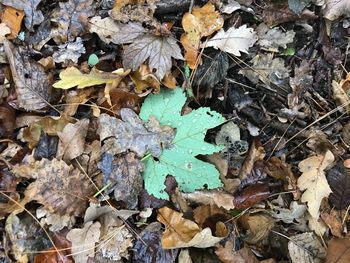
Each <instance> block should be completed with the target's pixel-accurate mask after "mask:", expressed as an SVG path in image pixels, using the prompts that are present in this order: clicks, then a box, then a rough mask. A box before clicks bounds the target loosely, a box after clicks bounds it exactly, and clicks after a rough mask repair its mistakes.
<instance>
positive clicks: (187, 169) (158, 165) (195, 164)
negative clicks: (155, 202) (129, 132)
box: [140, 89, 225, 199]
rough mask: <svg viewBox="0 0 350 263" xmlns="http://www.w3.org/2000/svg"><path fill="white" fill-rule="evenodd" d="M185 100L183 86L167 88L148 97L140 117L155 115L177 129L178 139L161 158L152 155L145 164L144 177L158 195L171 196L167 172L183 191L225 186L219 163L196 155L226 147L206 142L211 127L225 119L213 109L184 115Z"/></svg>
mask: <svg viewBox="0 0 350 263" xmlns="http://www.w3.org/2000/svg"><path fill="white" fill-rule="evenodd" d="M185 101H186V96H185V95H184V93H183V92H182V90H181V89H175V90H165V91H162V92H161V93H160V94H159V95H155V94H152V95H150V96H149V97H147V98H146V100H145V102H144V104H143V105H142V108H141V113H140V117H141V119H143V120H144V121H147V120H148V119H149V117H151V116H154V117H156V118H157V119H158V121H160V123H161V124H162V125H170V126H172V127H173V128H176V135H175V138H174V140H173V141H172V143H171V145H170V146H169V147H167V148H166V149H164V150H163V152H162V154H161V155H160V156H159V157H158V160H155V159H154V158H153V157H150V158H148V159H147V160H146V163H145V165H146V168H145V171H144V172H143V178H144V181H145V187H146V190H147V191H148V192H149V193H150V194H152V195H154V196H155V197H157V198H162V199H168V195H167V193H166V192H165V191H164V190H165V185H164V182H165V179H166V177H167V175H172V176H174V177H175V179H176V181H177V183H178V185H179V188H180V190H181V191H183V192H193V191H195V190H196V189H203V188H205V187H207V188H208V189H212V188H217V187H220V186H222V183H221V181H220V178H219V172H218V171H217V170H216V168H215V166H214V165H212V164H209V163H206V162H203V161H201V160H199V159H197V158H195V156H197V155H198V154H211V153H213V152H217V151H220V150H222V149H223V147H222V146H216V145H212V144H210V143H207V142H205V141H204V137H205V134H206V132H207V130H208V129H211V128H214V127H216V126H218V125H220V124H222V123H223V122H224V121H225V119H224V118H223V117H222V116H221V115H220V114H219V113H217V112H215V111H211V110H210V109H209V108H199V109H197V110H194V111H192V112H191V113H189V114H187V115H183V116H181V109H182V107H183V105H184V103H185Z"/></svg>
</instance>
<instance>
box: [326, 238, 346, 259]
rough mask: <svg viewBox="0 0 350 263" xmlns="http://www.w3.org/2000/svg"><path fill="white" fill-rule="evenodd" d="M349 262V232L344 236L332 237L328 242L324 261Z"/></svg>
mask: <svg viewBox="0 0 350 263" xmlns="http://www.w3.org/2000/svg"><path fill="white" fill-rule="evenodd" d="M347 262H350V233H348V234H347V235H346V236H345V238H334V239H332V240H331V241H330V242H329V243H328V249H327V257H326V263H347Z"/></svg>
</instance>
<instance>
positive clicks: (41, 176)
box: [14, 159, 96, 216]
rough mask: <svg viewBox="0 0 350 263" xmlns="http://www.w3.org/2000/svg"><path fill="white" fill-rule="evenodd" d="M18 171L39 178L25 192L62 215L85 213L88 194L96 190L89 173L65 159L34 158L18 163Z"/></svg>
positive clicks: (23, 175)
mask: <svg viewBox="0 0 350 263" xmlns="http://www.w3.org/2000/svg"><path fill="white" fill-rule="evenodd" d="M14 172H15V173H16V174H17V175H20V176H22V177H26V178H34V179H36V180H35V181H34V182H33V183H31V184H30V185H29V186H28V187H27V189H26V191H25V196H26V197H27V198H29V200H36V201H37V202H38V203H40V204H43V205H44V206H45V208H46V209H48V210H49V211H50V212H52V213H58V214H60V215H65V214H67V215H75V216H79V215H81V214H82V213H83V212H84V211H85V209H86V207H87V200H88V197H89V196H90V195H92V194H93V193H94V191H95V190H96V189H94V188H93V187H92V185H91V182H90V181H89V180H88V179H87V178H86V176H85V175H83V174H81V173H80V171H79V170H78V169H74V168H73V167H72V166H68V165H67V164H66V163H65V162H63V161H62V160H61V161H59V160H57V159H53V160H51V161H50V160H47V159H42V160H41V161H35V162H34V161H32V162H30V163H29V164H21V165H17V166H15V167H14Z"/></svg>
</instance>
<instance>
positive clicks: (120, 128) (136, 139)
mask: <svg viewBox="0 0 350 263" xmlns="http://www.w3.org/2000/svg"><path fill="white" fill-rule="evenodd" d="M120 115H121V119H122V120H119V119H117V118H115V117H111V116H109V115H107V114H101V115H100V117H99V129H98V134H99V135H100V140H101V141H103V140H106V139H107V140H106V141H105V146H104V149H110V150H109V152H110V153H113V154H118V153H123V152H126V151H127V150H128V149H129V150H132V151H134V152H135V153H136V154H137V155H138V156H140V157H142V156H143V155H144V154H145V153H146V152H150V153H152V154H153V155H154V156H159V155H160V154H161V152H162V148H163V147H165V146H166V145H168V144H169V143H170V142H171V140H172V139H173V138H174V131H173V129H172V128H171V127H169V126H160V125H159V123H158V121H157V120H155V119H153V120H151V121H150V122H149V123H148V124H144V123H143V122H142V120H140V118H139V117H138V116H137V114H136V113H135V112H134V111H132V110H130V109H127V108H125V109H121V110H120Z"/></svg>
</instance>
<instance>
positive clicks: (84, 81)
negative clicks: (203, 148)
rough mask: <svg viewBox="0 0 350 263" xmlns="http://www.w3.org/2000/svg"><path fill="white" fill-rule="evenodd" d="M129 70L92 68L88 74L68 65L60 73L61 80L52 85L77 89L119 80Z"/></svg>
mask: <svg viewBox="0 0 350 263" xmlns="http://www.w3.org/2000/svg"><path fill="white" fill-rule="evenodd" d="M129 72H130V71H129V70H127V71H124V70H123V71H122V72H120V70H118V72H103V71H99V70H97V69H92V70H91V72H90V73H89V74H83V73H81V72H80V71H79V70H78V69H77V68H75V67H69V68H67V69H65V70H63V71H62V72H61V73H60V78H61V80H60V81H58V82H56V83H55V84H53V87H55V88H58V89H70V88H73V87H75V86H78V89H82V88H85V87H90V86H95V85H100V84H107V83H113V82H114V81H120V80H121V79H122V78H123V77H125V76H126V75H128V74H129Z"/></svg>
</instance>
